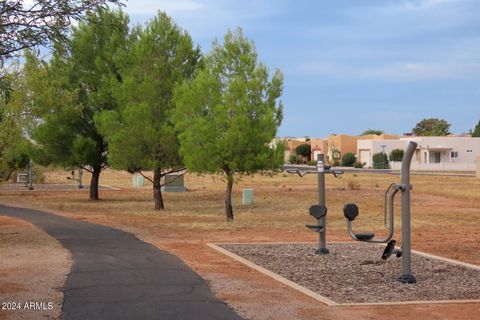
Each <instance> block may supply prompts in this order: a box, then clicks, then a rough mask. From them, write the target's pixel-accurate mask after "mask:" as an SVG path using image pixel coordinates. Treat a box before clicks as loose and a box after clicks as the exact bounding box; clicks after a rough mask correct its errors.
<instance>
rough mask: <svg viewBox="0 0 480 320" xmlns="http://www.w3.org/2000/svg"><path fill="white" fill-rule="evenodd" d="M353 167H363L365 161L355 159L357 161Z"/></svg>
mask: <svg viewBox="0 0 480 320" xmlns="http://www.w3.org/2000/svg"><path fill="white" fill-rule="evenodd" d="M353 167H354V168H357V169H360V168H363V163H361V162H358V161H355V163H354V164H353Z"/></svg>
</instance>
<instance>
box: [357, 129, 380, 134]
mask: <svg viewBox="0 0 480 320" xmlns="http://www.w3.org/2000/svg"><path fill="white" fill-rule="evenodd" d="M384 133H385V132H384V131H383V130H375V129H368V130H365V131H363V132H362V133H361V134H360V135H361V136H366V135H369V134H376V135H377V136H379V135H382V134H384Z"/></svg>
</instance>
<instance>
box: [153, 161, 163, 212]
mask: <svg viewBox="0 0 480 320" xmlns="http://www.w3.org/2000/svg"><path fill="white" fill-rule="evenodd" d="M161 173H162V170H161V169H160V168H156V169H155V170H154V172H153V200H154V201H155V210H162V209H164V208H165V207H164V205H163V196H162V186H161V184H160V178H161V177H162V175H161Z"/></svg>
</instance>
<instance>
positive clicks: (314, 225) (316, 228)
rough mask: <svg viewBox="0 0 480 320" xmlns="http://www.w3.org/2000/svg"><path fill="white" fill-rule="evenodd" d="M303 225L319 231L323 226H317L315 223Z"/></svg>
mask: <svg viewBox="0 0 480 320" xmlns="http://www.w3.org/2000/svg"><path fill="white" fill-rule="evenodd" d="M305 227H307V228H309V229H310V230H312V231H313V232H320V230H322V229H323V226H319V225H317V224H306V225H305Z"/></svg>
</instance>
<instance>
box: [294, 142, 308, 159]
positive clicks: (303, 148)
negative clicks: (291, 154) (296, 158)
mask: <svg viewBox="0 0 480 320" xmlns="http://www.w3.org/2000/svg"><path fill="white" fill-rule="evenodd" d="M295 152H296V153H297V154H298V155H301V156H302V157H305V158H308V159H310V155H311V154H312V150H311V147H310V145H309V144H308V143H304V144H301V145H299V146H297V147H296V148H295Z"/></svg>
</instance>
